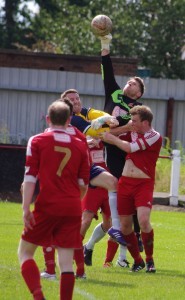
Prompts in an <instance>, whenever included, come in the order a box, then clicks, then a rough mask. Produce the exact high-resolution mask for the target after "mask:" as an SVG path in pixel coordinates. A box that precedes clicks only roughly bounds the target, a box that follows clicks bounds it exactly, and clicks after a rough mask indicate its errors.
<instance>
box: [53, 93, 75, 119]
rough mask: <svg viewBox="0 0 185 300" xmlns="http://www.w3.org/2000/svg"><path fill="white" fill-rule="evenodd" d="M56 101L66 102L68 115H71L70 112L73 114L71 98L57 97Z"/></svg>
mask: <svg viewBox="0 0 185 300" xmlns="http://www.w3.org/2000/svg"><path fill="white" fill-rule="evenodd" d="M56 101H60V102H64V103H66V104H67V105H68V106H69V109H70V115H71V116H72V114H73V103H72V102H71V100H70V99H69V98H67V97H65V98H59V99H58V100H56Z"/></svg>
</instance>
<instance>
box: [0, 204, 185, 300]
mask: <svg viewBox="0 0 185 300" xmlns="http://www.w3.org/2000/svg"><path fill="white" fill-rule="evenodd" d="M0 216H1V217H0V300H12V299H15V300H31V299H32V297H31V295H30V294H29V292H28V290H27V287H26V285H25V283H24V281H23V279H22V277H21V274H20V268H19V264H18V259H17V247H18V242H19V239H20V235H21V232H22V228H23V225H22V210H21V205H20V204H15V203H8V202H0ZM100 219H101V216H100ZM96 224H97V222H95V221H94V222H93V224H92V226H91V228H90V230H89V232H88V234H87V237H86V239H85V240H87V239H88V237H89V236H90V234H91V232H92V229H93V228H94V226H95V225H96ZM152 225H153V227H154V230H155V253H154V258H155V264H156V268H157V273H156V274H146V273H145V271H144V270H142V271H141V272H139V273H130V272H129V270H128V269H122V268H119V267H116V266H115V263H116V258H117V256H118V254H117V255H116V257H115V260H114V267H113V268H108V269H104V268H103V267H102V265H103V261H104V257H105V252H106V242H107V236H106V237H104V239H103V240H101V241H100V242H99V243H98V244H97V245H96V246H95V249H94V252H93V266H92V267H86V274H87V280H76V283H75V289H74V297H73V299H74V300H87V299H88V300H122V299H129V300H136V299H137V300H138V299H142V300H172V299H179V300H181V299H182V300H183V299H185V214H184V213H182V212H165V211H153V212H152ZM35 259H36V261H37V263H38V265H39V268H40V270H43V269H44V260H43V255H42V250H41V248H38V250H37V253H36V257H35ZM127 259H128V261H129V262H130V263H131V264H132V262H133V260H132V258H131V257H130V255H129V254H128V255H127ZM57 277H58V278H59V272H58V273H57ZM42 286H43V290H44V293H45V297H46V299H47V300H55V299H56V300H57V299H59V283H58V280H57V281H54V282H53V281H52V282H51V281H47V280H42Z"/></svg>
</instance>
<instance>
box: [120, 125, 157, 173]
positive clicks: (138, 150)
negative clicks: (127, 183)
mask: <svg viewBox="0 0 185 300" xmlns="http://www.w3.org/2000/svg"><path fill="white" fill-rule="evenodd" d="M120 138H121V139H123V140H127V141H129V142H131V143H130V147H131V153H128V154H127V156H126V159H131V160H132V161H133V163H134V165H135V166H136V167H137V168H139V169H140V170H142V171H143V172H144V173H145V174H147V175H148V176H149V177H150V178H152V179H154V178H155V167H156V162H157V159H158V157H159V152H160V149H161V146H162V137H161V135H160V133H159V132H157V131H155V130H154V129H153V128H151V129H150V130H149V131H147V132H146V133H145V134H138V133H137V132H128V133H126V134H125V135H121V136H120Z"/></svg>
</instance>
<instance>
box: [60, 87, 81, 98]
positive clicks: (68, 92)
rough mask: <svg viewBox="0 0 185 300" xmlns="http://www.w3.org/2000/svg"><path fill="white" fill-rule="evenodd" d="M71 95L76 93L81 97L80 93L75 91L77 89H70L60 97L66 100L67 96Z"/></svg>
mask: <svg viewBox="0 0 185 300" xmlns="http://www.w3.org/2000/svg"><path fill="white" fill-rule="evenodd" d="M70 93H76V94H78V95H79V93H78V91H77V90H75V89H69V90H66V91H65V92H63V93H62V94H61V95H60V97H61V98H66V96H67V94H70Z"/></svg>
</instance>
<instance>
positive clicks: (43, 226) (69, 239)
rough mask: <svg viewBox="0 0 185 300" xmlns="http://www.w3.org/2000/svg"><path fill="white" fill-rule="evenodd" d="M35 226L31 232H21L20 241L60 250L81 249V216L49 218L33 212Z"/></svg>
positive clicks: (49, 216)
mask: <svg viewBox="0 0 185 300" xmlns="http://www.w3.org/2000/svg"><path fill="white" fill-rule="evenodd" d="M33 214H34V218H35V221H36V224H35V225H34V227H33V229H32V230H28V231H27V232H25V231H23V233H22V239H23V240H25V241H27V242H30V243H32V244H35V245H39V246H45V247H48V246H56V247H61V248H80V247H82V242H81V237H80V228H81V216H60V217H59V216H51V215H47V214H45V213H43V212H40V211H34V212H33Z"/></svg>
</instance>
